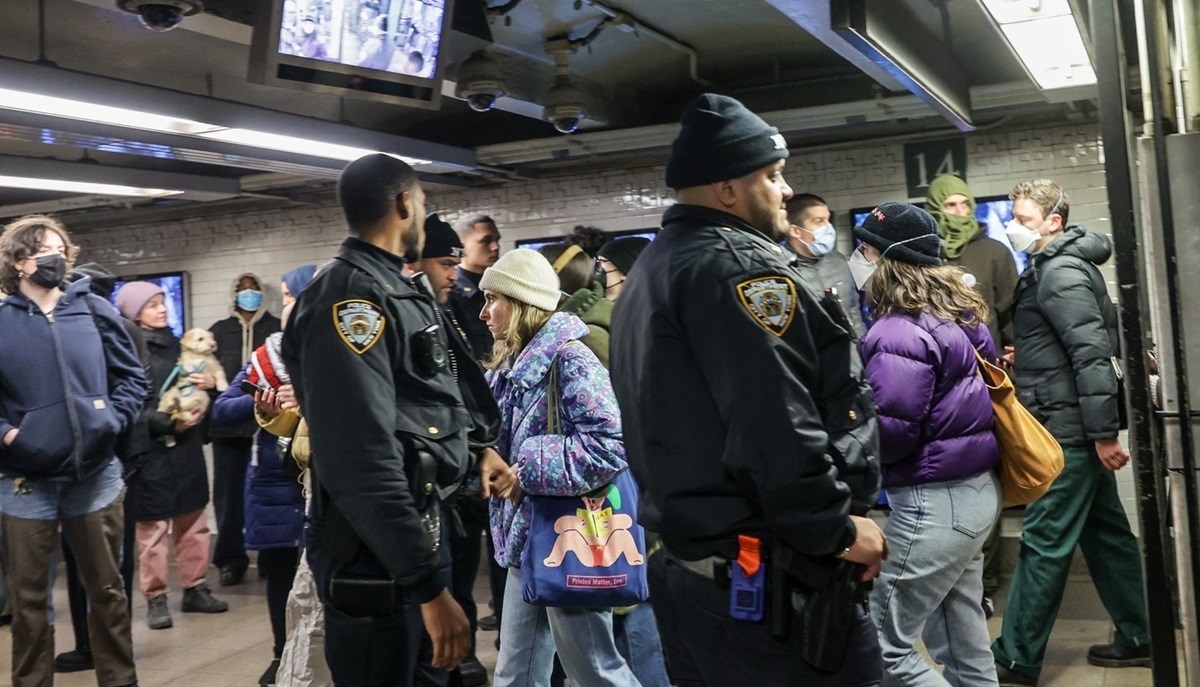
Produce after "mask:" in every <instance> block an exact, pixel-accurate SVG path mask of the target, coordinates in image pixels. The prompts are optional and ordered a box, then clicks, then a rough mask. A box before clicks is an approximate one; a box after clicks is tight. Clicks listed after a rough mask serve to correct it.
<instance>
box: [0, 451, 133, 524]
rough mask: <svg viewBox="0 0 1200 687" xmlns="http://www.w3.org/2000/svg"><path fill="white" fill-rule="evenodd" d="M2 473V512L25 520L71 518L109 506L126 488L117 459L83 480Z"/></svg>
mask: <svg viewBox="0 0 1200 687" xmlns="http://www.w3.org/2000/svg"><path fill="white" fill-rule="evenodd" d="M15 481H16V480H15V479H14V478H13V477H10V476H8V475H0V513H4V514H5V515H11V516H12V517H14V518H21V519H22V520H69V519H71V518H77V517H79V516H81V515H87V514H89V513H95V512H96V511H99V510H103V509H104V508H107V507H108V506H109V505H110V504H112V502H113V501H116V500H117V497H118V496H120V495H121V491H122V490H123V489H124V488H125V482H124V481H123V480H122V479H121V462H120V461H118V460H117V459H116V458H113V459H112V461H111V462H110V463H109V464H108V465H107V466H105V467H104V469H102V470H101V471H100V472H98V473H96V474H95V475H93V476H92V477H89V478H88V479H86V480H84V481H83V482H76V481H75V480H74V479H71V478H65V479H57V478H46V479H29V480H25V481H24V482H23V484H22V486H21V489H20V490H19V492H20V493H18V490H17V489H15V488H14V486H13V485H14V483H15Z"/></svg>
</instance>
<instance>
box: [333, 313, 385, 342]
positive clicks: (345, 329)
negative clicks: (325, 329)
mask: <svg viewBox="0 0 1200 687" xmlns="http://www.w3.org/2000/svg"><path fill="white" fill-rule="evenodd" d="M384 324H385V319H384V317H383V311H382V310H380V309H379V306H378V305H375V304H374V303H372V302H370V301H364V300H358V299H354V300H349V301H341V302H338V303H334V304H333V325H334V327H335V328H336V329H337V333H338V336H340V337H342V341H345V342H346V345H347V346H349V347H350V350H352V351H354V352H355V353H357V354H359V355H362V354H363V353H366V352H367V351H368V350H370V349H371V347H372V346H374V345H375V343H376V342H377V341H379V337H380V335H381V334H383V325H384Z"/></svg>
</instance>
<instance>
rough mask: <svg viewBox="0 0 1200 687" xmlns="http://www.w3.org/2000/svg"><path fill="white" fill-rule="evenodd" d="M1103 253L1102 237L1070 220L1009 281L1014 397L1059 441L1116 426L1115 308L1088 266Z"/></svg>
mask: <svg viewBox="0 0 1200 687" xmlns="http://www.w3.org/2000/svg"><path fill="white" fill-rule="evenodd" d="M1110 255H1112V246H1111V244H1110V243H1109V241H1108V238H1107V237H1106V236H1104V235H1103V234H1097V233H1095V232H1091V231H1087V230H1085V229H1084V228H1083V227H1079V226H1070V227H1067V229H1066V231H1065V232H1064V233H1063V236H1062V237H1061V238H1059V239H1058V240H1056V241H1054V243H1051V244H1050V245H1049V246H1046V247H1045V248H1044V249H1042V251H1041V252H1038V253H1034V254H1033V255H1031V256H1030V257H1029V264H1028V265H1026V267H1025V271H1024V272H1023V273H1022V274H1021V278H1020V279H1019V280H1018V281H1017V295H1016V305H1015V307H1014V312H1013V334H1014V337H1015V346H1016V355H1017V358H1016V374H1015V375H1014V379H1013V381H1014V383H1015V384H1016V386H1017V395H1018V397H1019V398H1020V399H1021V403H1022V405H1024V406H1025V407H1026V408H1028V409H1029V412H1030V413H1032V414H1033V416H1034V417H1035V418H1037V419H1038V421H1039V422H1041V423H1042V424H1043V425H1045V426H1046V429H1048V430H1050V433H1051V434H1053V435H1054V438H1055V439H1057V440H1058V442H1059V443H1060V444H1062V445H1063V446H1066V447H1075V448H1078V447H1086V446H1090V445H1091V444H1092V442H1094V441H1096V440H1098V439H1111V438H1113V437H1115V436H1117V432H1118V430H1119V423H1120V419H1119V418H1120V411H1119V407H1118V404H1120V403H1122V402H1123V401H1122V400H1121V399H1120V398H1119V396H1118V393H1117V391H1118V385H1117V375H1116V369H1115V368H1114V367H1113V356H1116V355H1119V353H1118V351H1119V341H1120V339H1119V338H1118V335H1117V309H1116V306H1114V305H1113V302H1112V299H1110V298H1109V296H1108V289H1107V288H1106V287H1105V284H1104V277H1103V276H1102V275H1101V274H1100V270H1099V269H1097V268H1096V265H1101V264H1104V262H1105V261H1107V260H1108V258H1109V256H1110Z"/></svg>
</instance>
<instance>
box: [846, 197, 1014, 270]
mask: <svg viewBox="0 0 1200 687" xmlns="http://www.w3.org/2000/svg"><path fill="white" fill-rule="evenodd" d="M913 205H916V206H917V207H919V208H924V207H925V203H913ZM1012 206H1013V202H1012V199H1011V198H1009V197H1008V196H985V197H983V198H976V199H975V219H976V220H978V221H979V226H981V227H984V228H985V229H986V231H987V235H988V238H993V239H996V240H997V241H999V242H1000V243H1001V245H1003V246H1004V247H1005V248H1007V249H1008V250H1009V252H1010V253H1012V257H1013V264H1014V265H1016V267H1017V274H1020V273H1021V272H1023V271H1024V270H1025V262H1026V258H1025V254H1024V253H1018V252H1017V251H1015V250H1013V249H1012V244H1010V243H1009V242H1008V238H1007V237H1006V236H1005V235H1004V225H1006V224H1008V222H1009V221H1010V220H1012ZM872 209H873V208H854V209H853V210H851V211H850V219H851V220H852V221H853V222H854V224H853V226H856V227H857V226H858V225H860V224H862V222H863V220H864V219H866V218H867V215H868V214H869V213H870V212H871V210H872ZM855 243H856V244H857V241H856V242H855Z"/></svg>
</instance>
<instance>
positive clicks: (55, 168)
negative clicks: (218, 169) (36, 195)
mask: <svg viewBox="0 0 1200 687" xmlns="http://www.w3.org/2000/svg"><path fill="white" fill-rule="evenodd" d="M0 170H3V171H4V174H3V175H2V176H0V187H7V188H23V189H30V190H33V191H50V192H54V193H85V194H89V195H95V196H120V197H134V198H161V197H164V196H179V197H180V198H181V199H183V200H197V201H210V200H224V199H226V198H234V197H237V196H239V195H241V183H240V182H239V181H238V180H237V179H229V178H223V177H212V176H202V175H198V174H178V173H175V172H161V171H156V170H148V169H134V168H130V167H117V166H113V165H104V164H100V163H97V162H90V161H88V162H83V161H79V162H76V161H67V160H47V159H43V158H30V157H21V156H17V155H0Z"/></svg>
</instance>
